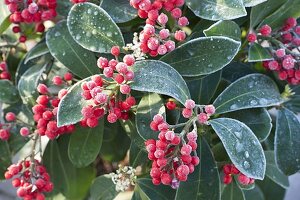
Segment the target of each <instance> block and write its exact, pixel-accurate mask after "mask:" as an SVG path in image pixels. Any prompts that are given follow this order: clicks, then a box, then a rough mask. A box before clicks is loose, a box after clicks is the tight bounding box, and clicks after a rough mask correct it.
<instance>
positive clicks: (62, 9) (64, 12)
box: [56, 0, 73, 17]
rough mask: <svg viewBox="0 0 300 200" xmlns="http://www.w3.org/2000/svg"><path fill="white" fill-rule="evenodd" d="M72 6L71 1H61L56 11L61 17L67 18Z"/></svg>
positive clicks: (58, 2)
mask: <svg viewBox="0 0 300 200" xmlns="http://www.w3.org/2000/svg"><path fill="white" fill-rule="evenodd" d="M72 6H73V3H72V2H71V1H70V0H59V1H57V8H56V11H57V13H58V14H59V15H61V16H64V17H66V16H68V14H69V11H70V9H71V7H72Z"/></svg>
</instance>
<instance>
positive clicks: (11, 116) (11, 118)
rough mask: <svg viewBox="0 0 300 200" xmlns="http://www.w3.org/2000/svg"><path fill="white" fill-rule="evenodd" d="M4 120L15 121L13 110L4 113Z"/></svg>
mask: <svg viewBox="0 0 300 200" xmlns="http://www.w3.org/2000/svg"><path fill="white" fill-rule="evenodd" d="M5 120H6V121H8V122H13V121H15V120H16V115H15V113H13V112H8V113H6V115H5Z"/></svg>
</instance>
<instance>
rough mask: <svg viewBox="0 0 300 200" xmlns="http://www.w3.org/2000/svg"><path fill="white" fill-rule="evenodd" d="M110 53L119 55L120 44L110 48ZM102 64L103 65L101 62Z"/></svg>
mask: <svg viewBox="0 0 300 200" xmlns="http://www.w3.org/2000/svg"><path fill="white" fill-rule="evenodd" d="M110 53H111V54H112V55H114V56H119V55H120V47H119V46H113V47H112V48H111V50H110ZM99 64H100V63H99ZM100 66H102V65H101V64H100Z"/></svg>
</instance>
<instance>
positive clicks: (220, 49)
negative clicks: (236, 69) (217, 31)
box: [161, 36, 241, 76]
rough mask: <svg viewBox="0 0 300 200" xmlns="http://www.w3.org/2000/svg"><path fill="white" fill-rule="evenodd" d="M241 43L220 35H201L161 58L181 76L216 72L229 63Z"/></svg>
mask: <svg viewBox="0 0 300 200" xmlns="http://www.w3.org/2000/svg"><path fill="white" fill-rule="evenodd" d="M240 45H241V43H240V42H237V41H235V40H233V39H230V38H227V37H221V36H213V37H202V38H197V39H194V40H190V41H189V42H187V43H185V44H183V45H181V46H179V47H178V48H177V49H175V50H174V51H172V52H170V53H168V54H166V55H165V56H164V57H162V58H161V60H162V61H164V62H166V63H168V64H170V65H171V66H172V67H174V68H175V69H176V70H177V71H178V72H179V73H180V74H181V75H182V76H201V75H206V74H211V73H213V72H216V71H218V70H220V69H222V68H223V67H225V66H226V65H227V64H229V63H230V62H231V61H232V59H233V58H234V56H235V55H236V54H237V53H238V50H239V48H240Z"/></svg>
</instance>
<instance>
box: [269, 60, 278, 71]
mask: <svg viewBox="0 0 300 200" xmlns="http://www.w3.org/2000/svg"><path fill="white" fill-rule="evenodd" d="M268 67H269V69H270V70H278V69H279V63H278V62H277V61H276V60H272V61H270V62H269V64H268Z"/></svg>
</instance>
